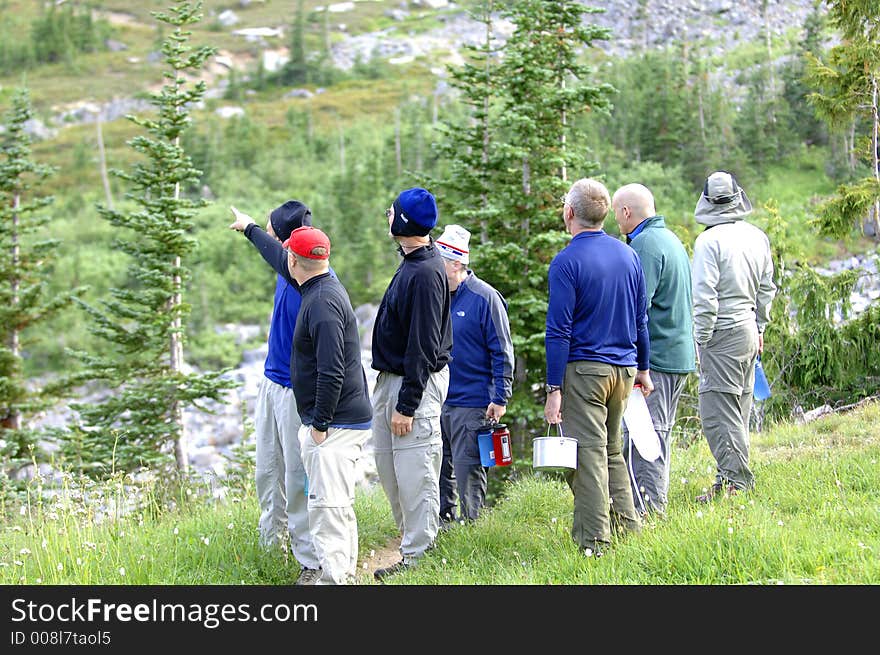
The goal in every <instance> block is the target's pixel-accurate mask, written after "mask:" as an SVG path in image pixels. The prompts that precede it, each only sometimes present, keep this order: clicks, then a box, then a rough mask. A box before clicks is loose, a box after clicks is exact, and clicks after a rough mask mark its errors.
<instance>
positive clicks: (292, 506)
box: [254, 377, 318, 569]
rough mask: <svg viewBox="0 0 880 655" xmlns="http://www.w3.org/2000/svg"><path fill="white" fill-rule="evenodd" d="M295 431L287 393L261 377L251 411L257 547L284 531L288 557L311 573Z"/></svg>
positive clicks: (297, 423)
mask: <svg viewBox="0 0 880 655" xmlns="http://www.w3.org/2000/svg"><path fill="white" fill-rule="evenodd" d="M299 428H300V419H299V415H298V414H297V413H296V400H295V399H294V397H293V391H292V390H291V389H290V388H289V387H283V386H281V385H280V384H276V383H275V382H272V380H270V379H269V378H266V377H263V379H262V380H260V386H259V389H258V391H257V399H256V405H255V407H254V438H255V440H256V488H257V498H258V499H259V502H260V523H259V526H260V543H261V544H262V545H263V546H266V547H274V546H277V545H278V544H279V543H280V542H281V538H282V536H283V534H284V531H285V530H287V531H288V532H289V533H290V549H291V550H292V551H293V555H294V557H296V559H297V561H299V563H300V565H301V566H305V567H306V568H310V569H316V568H318V557H317V556H316V555H315V548H314V546H313V545H312V538H311V536H310V535H309V511H308V506H307V502H306V495H305V481H306V470H305V467H304V466H303V462H302V456H301V453H300V443H299V438H298V435H297V432H298V431H299Z"/></svg>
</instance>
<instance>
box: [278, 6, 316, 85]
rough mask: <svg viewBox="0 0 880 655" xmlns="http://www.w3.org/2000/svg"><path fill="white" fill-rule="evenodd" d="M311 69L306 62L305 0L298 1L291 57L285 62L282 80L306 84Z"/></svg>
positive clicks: (291, 42)
mask: <svg viewBox="0 0 880 655" xmlns="http://www.w3.org/2000/svg"><path fill="white" fill-rule="evenodd" d="M308 76H309V69H308V63H307V62H306V44H305V12H304V11H303V0H299V1H298V2H297V3H296V14H295V16H294V19H293V26H292V29H291V30H290V59H288V60H287V63H286V64H284V68H283V70H282V74H281V81H282V83H284V84H291V85H296V84H304V83H305V82H306V81H308Z"/></svg>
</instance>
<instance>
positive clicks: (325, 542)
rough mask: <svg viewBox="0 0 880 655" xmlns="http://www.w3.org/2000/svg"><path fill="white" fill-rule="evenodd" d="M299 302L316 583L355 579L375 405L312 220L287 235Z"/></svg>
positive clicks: (294, 367)
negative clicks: (359, 494) (358, 483)
mask: <svg viewBox="0 0 880 655" xmlns="http://www.w3.org/2000/svg"><path fill="white" fill-rule="evenodd" d="M284 247H285V248H286V249H287V253H288V257H287V266H288V269H289V271H290V275H291V277H292V278H293V279H294V281H295V282H296V283H297V284H298V285H299V289H300V293H301V294H302V305H301V306H300V310H299V317H298V318H297V321H296V328H295V329H294V332H293V356H292V359H291V366H290V369H291V380H292V382H293V393H294V396H295V397H296V406H297V410H298V412H299V415H300V418H301V419H302V427H301V428H300V432H299V439H300V443H301V444H302V456H303V463H304V464H305V467H306V474H307V475H308V480H309V528H310V532H311V535H312V540H313V542H314V544H315V551H316V552H317V554H318V558H319V559H320V560H321V568H322V570H323V575H322V577H321V579H320V581H319V583H321V584H345V583H348V582H353V581H354V579H355V571H356V567H357V554H358V553H357V550H358V547H357V543H358V536H357V520H356V518H355V514H354V488H355V480H356V476H355V468H356V465H357V461H358V460H359V459H360V456H361V452H362V449H363V446H364V444H365V443H366V442H367V440H368V439H369V438H370V434H371V425H372V414H373V411H372V406H371V404H370V395H369V391H368V387H367V376H366V374H365V373H364V369H363V366H362V365H361V347H360V337H359V335H358V328H357V319H356V318H355V315H354V310H353V309H352V306H351V301H350V300H349V297H348V293H347V292H346V290H345V288H344V287H343V286H342V284H341V283H340V282H339V280H338V279H337V278H336V277H335V276H334V275H331V274H330V262H329V259H330V239H329V238H327V235H326V234H324V233H323V232H322V231H321V230H319V229H317V228H315V227H305V226H304V227H301V228H299V229H296V230H294V231H293V232H292V233H291V235H290V238H289V239H288V240H287V241H285V242H284Z"/></svg>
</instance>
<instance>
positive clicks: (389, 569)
mask: <svg viewBox="0 0 880 655" xmlns="http://www.w3.org/2000/svg"><path fill="white" fill-rule="evenodd" d="M410 566H412V565H411V564H407V563H406V562H404V561H403V560H400V561H399V562H397V564H392V565H391V566H386V567H385V568H384V569H376V572H375V573H373V577H374V578H376V580H379V581H381V580H383V579H384V578H387V577H388V576H390V575H394V574H395V573H400V572H402V571H405V570H406V569H408V568H409V567H410Z"/></svg>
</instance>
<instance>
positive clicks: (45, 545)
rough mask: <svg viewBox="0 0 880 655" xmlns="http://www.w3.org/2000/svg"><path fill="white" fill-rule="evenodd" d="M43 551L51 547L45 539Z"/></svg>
mask: <svg viewBox="0 0 880 655" xmlns="http://www.w3.org/2000/svg"><path fill="white" fill-rule="evenodd" d="M42 545H43V550H46V549H47V548H48V547H49V542H48V541H46V540H45V539H43V544H42Z"/></svg>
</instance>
